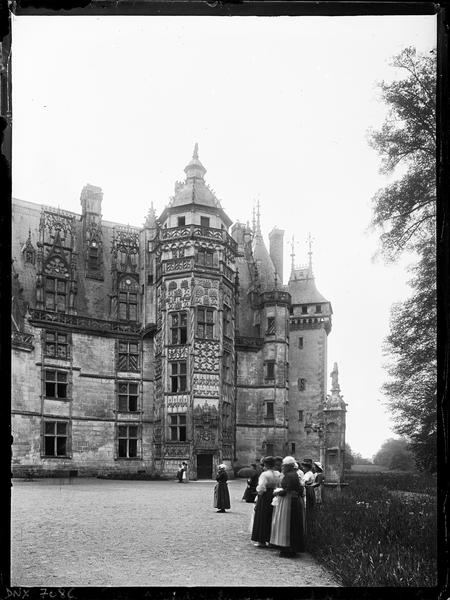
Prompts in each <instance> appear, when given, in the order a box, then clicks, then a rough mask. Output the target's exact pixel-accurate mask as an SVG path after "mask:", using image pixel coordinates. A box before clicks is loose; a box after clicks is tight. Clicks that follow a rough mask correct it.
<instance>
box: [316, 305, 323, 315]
mask: <svg viewBox="0 0 450 600" xmlns="http://www.w3.org/2000/svg"><path fill="white" fill-rule="evenodd" d="M321 312H322V305H321V304H316V313H321Z"/></svg>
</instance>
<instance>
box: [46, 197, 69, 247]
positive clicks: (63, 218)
mask: <svg viewBox="0 0 450 600" xmlns="http://www.w3.org/2000/svg"><path fill="white" fill-rule="evenodd" d="M74 222H75V215H74V214H72V213H69V212H67V211H64V210H61V209H54V208H50V207H43V212H42V215H41V222H40V226H39V228H40V229H41V230H45V232H46V234H47V236H48V238H50V239H49V240H48V243H54V242H55V240H56V239H57V238H58V237H59V239H60V243H61V245H63V246H65V247H68V248H72V247H73V233H74ZM48 238H47V239H48Z"/></svg>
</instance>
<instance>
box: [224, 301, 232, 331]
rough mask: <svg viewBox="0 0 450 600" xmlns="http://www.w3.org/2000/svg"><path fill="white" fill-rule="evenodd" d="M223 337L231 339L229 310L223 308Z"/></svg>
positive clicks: (225, 307)
mask: <svg viewBox="0 0 450 600" xmlns="http://www.w3.org/2000/svg"><path fill="white" fill-rule="evenodd" d="M223 335H226V336H227V337H231V308H228V306H224V307H223Z"/></svg>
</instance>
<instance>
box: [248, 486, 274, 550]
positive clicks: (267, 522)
mask: <svg viewBox="0 0 450 600" xmlns="http://www.w3.org/2000/svg"><path fill="white" fill-rule="evenodd" d="M272 499H273V489H268V490H267V491H265V492H263V493H262V494H261V495H260V496H259V495H258V500H257V502H256V506H255V513H254V519H253V528H252V540H253V541H254V542H260V543H262V544H264V542H268V541H269V540H270V529H271V527H272V511H273V506H272V504H271V502H272Z"/></svg>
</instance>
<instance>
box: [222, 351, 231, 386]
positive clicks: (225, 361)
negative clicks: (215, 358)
mask: <svg viewBox="0 0 450 600" xmlns="http://www.w3.org/2000/svg"><path fill="white" fill-rule="evenodd" d="M222 380H223V381H224V382H225V383H231V354H230V353H229V352H224V353H223V357H222Z"/></svg>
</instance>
